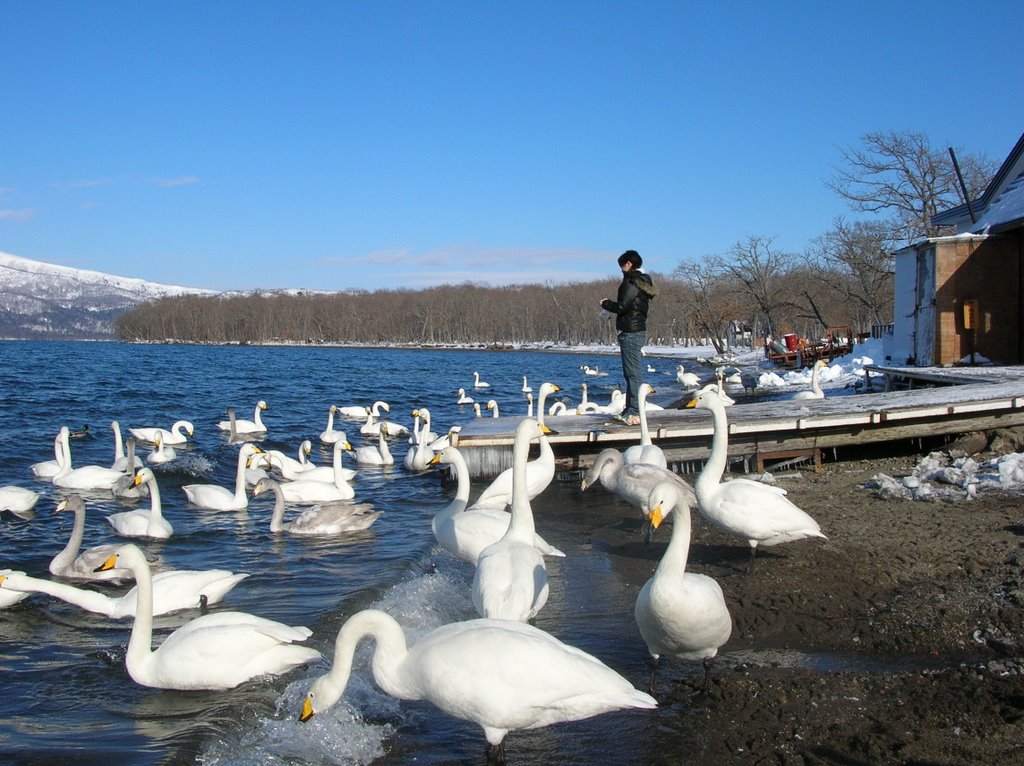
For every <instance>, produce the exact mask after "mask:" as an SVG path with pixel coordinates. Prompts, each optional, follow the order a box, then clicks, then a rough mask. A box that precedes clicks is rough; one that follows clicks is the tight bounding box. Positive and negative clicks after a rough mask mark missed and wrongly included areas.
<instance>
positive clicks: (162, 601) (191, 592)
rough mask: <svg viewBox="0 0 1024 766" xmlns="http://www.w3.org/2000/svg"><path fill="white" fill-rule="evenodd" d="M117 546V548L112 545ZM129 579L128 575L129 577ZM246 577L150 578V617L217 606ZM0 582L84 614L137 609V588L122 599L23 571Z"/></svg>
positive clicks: (192, 573)
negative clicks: (39, 594)
mask: <svg viewBox="0 0 1024 766" xmlns="http://www.w3.org/2000/svg"><path fill="white" fill-rule="evenodd" d="M117 547H120V546H115V548H117ZM108 558H109V556H108ZM101 565H102V562H101ZM111 571H113V570H111ZM131 576H132V575H131V574H129V577H131ZM248 576H249V575H247V574H235V573H234V572H229V571H227V570H225V569H205V570H196V569H173V570H171V571H169V572H160V573H158V574H155V575H153V614H154V615H160V614H167V613H169V612H177V611H180V610H182V609H200V608H206V606H208V605H209V604H216V603H219V602H220V601H222V600H223V599H224V596H225V595H227V593H228V592H229V591H231V589H232V588H234V587H235V586H236V585H238V583H240V582H241V581H242V580H244V579H245V578H246V577H248ZM0 581H2V584H3V587H4V588H10V589H11V590H17V591H24V592H28V593H43V594H45V595H47V596H52V597H53V598H59V599H60V600H61V601H66V602H67V603H69V604H73V605H74V606H77V607H81V608H82V609H85V610H86V611H87V612H95V613H96V614H103V615H106V616H107V617H113V618H114V619H120V618H123V617H134V616H135V612H136V610H137V607H138V597H139V588H138V586H137V585H136V586H134V587H132V589H131V590H129V591H128V592H127V593H125V594H123V595H121V596H108V595H107V594H105V593H100V592H99V591H95V590H86V589H85V588H76V587H75V586H74V585H67V584H65V583H60V582H54V581H53V580H40V579H38V578H35V577H29V576H28V575H25V574H24V573H22V572H16V573H13V574H11V575H9V576H8V577H7V578H6V579H5V578H4V577H0Z"/></svg>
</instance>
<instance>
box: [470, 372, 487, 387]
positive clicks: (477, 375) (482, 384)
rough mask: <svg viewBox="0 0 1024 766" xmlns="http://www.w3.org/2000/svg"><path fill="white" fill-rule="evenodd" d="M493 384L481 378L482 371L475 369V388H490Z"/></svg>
mask: <svg viewBox="0 0 1024 766" xmlns="http://www.w3.org/2000/svg"><path fill="white" fill-rule="evenodd" d="M490 387H491V384H490V383H486V382H484V381H482V380H480V373H479V372H477V371H476V370H473V388H490Z"/></svg>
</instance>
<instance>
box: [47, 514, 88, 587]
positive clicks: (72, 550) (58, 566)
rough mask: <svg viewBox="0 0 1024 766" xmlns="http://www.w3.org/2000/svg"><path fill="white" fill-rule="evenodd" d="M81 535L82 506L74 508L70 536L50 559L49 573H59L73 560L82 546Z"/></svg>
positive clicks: (83, 521) (82, 535)
mask: <svg viewBox="0 0 1024 766" xmlns="http://www.w3.org/2000/svg"><path fill="white" fill-rule="evenodd" d="M83 537H85V508H84V507H83V508H82V509H81V510H77V509H76V510H75V526H74V527H72V529H71V537H70V538H68V544H67V545H65V546H64V550H62V551H61V552H60V553H58V554H57V555H56V556H54V557H53V560H52V561H50V574H60V572H61V571H62V570H63V569H64V568H65V567H67V566H68V565H69V564H71V562H72V561H74V560H75V556H77V555H78V551H79V549H80V548H81V547H82V538H83Z"/></svg>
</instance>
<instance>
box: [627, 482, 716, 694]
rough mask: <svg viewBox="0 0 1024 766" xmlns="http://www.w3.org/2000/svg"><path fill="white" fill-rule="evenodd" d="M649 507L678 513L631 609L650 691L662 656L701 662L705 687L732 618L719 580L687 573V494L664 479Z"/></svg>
mask: <svg viewBox="0 0 1024 766" xmlns="http://www.w3.org/2000/svg"><path fill="white" fill-rule="evenodd" d="M647 506H648V508H649V510H650V511H651V512H652V515H653V517H655V518H659V519H660V518H662V517H664V516H666V515H667V514H669V513H671V512H673V511H674V512H675V515H674V516H673V517H672V518H673V520H674V521H673V525H672V538H671V539H670V540H669V543H668V547H667V548H666V549H665V552H664V553H663V554H662V556H661V561H660V562H658V568H657V569H656V570H655V571H654V575H653V576H652V577H651V579H649V580H648V581H647V582H646V583H645V584H644V587H643V588H641V589H640V594H639V595H638V596H637V599H636V606H635V607H634V610H633V614H634V616H635V617H636V624H637V627H639V628H640V635H641V636H643V638H644V641H645V642H646V643H647V650H648V651H649V652H650V653H651V658H652V660H653V661H652V663H651V694H654V690H655V683H656V674H657V671H658V660H659V658H660V657H661V655H663V654H667V655H669V656H670V657H677V658H679V659H681V660H703V661H704V686H705V688H706V687H707V681H708V672H709V670H710V665H709V662H710V660H711V658H712V657H714V656H715V655H716V654H718V648H719V647H720V646H722V645H723V644H724V643H725V642H726V641H728V640H729V636H731V635H732V616H731V615H730V614H729V608H728V607H727V606H726V605H725V596H724V595H723V594H722V588H721V586H719V584H718V583H717V582H715V580H713V579H712V578H710V577H708V576H707V575H702V574H697V573H695V572H687V571H686V562H687V559H688V557H689V553H690V526H691V519H690V508H689V506H688V505H687V501H686V495H685V494H684V493H683V492H682V491H681V490H680V489H679V486H678V485H676V484H675V483H673V482H667V481H663V482H660V483H658V484H656V485H655V487H654V489H652V490H651V495H650V498H649V499H648V501H647Z"/></svg>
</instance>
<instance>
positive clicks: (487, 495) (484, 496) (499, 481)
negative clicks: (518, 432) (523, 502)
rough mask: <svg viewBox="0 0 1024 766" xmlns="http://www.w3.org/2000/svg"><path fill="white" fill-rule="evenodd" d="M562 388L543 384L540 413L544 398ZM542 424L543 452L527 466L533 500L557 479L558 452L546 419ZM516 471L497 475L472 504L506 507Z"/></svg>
mask: <svg viewBox="0 0 1024 766" xmlns="http://www.w3.org/2000/svg"><path fill="white" fill-rule="evenodd" d="M560 390H561V389H560V388H559V387H558V386H556V385H555V384H554V383H544V384H543V385H541V387H540V400H539V402H538V406H537V412H543V411H544V401H545V399H546V398H547V397H548V395H549V394H553V393H555V392H557V391H560ZM538 423H539V424H540V427H541V431H542V432H543V433H542V434H541V438H540V455H539V456H538V457H537V459H536V460H531V461H530V462H529V463H527V465H526V492H527V495H528V496H529V498H530V500H533V498H535V497H537V495H539V494H540V493H541V492H543V491H544V490H545V489H547V487H548V485H549V484H551V481H552V480H553V479H554V478H555V453H554V451H553V450H552V449H551V443H550V442H549V441H548V438H547V436H546V435H545V434H546V433H547V432H548V431H549V430H550V429H548V428H547V426H546V425H544V421H543V419H540V420H538ZM527 449H529V448H527ZM514 451H515V448H514V447H513V453H514ZM512 474H513V469H512V468H506V469H505V470H504V471H502V472H501V473H499V474H498V475H497V476H496V477H494V480H493V481H492V482H491V483H490V484H489V485H488V486H487V487H486V488H485V489H484V491H483V492H481V493H480V495H479V497H477V499H476V500H475V501H474V502H473V506H472V507H473V508H474V509H479V508H493V509H495V510H499V511H500V510H503V509H504V508H505V507H506V506H507V505H509V504H510V503H511V502H512Z"/></svg>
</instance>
